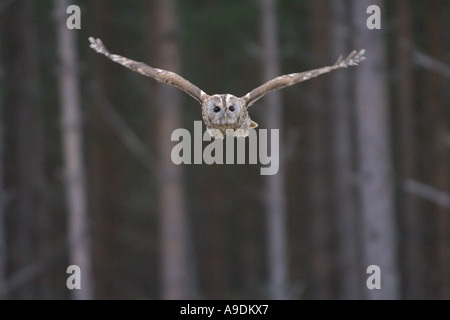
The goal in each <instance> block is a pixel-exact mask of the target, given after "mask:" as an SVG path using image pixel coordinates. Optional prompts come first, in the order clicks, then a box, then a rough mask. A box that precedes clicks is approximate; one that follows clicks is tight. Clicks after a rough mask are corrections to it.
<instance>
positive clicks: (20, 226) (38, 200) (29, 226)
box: [4, 1, 47, 299]
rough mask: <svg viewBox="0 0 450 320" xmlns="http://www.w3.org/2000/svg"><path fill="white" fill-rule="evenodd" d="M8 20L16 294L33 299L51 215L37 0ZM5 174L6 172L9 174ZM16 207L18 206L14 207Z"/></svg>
mask: <svg viewBox="0 0 450 320" xmlns="http://www.w3.org/2000/svg"><path fill="white" fill-rule="evenodd" d="M9 10H11V11H10V13H9V15H8V16H7V18H6V23H5V25H6V27H5V33H4V34H5V40H6V43H7V44H8V46H7V47H6V48H5V49H6V50H5V55H6V59H7V60H8V65H7V66H6V73H7V77H8V82H9V84H10V87H11V90H9V91H8V92H9V95H8V96H9V101H8V109H9V110H10V111H9V112H11V113H13V114H14V120H15V123H14V126H13V128H14V129H13V130H14V131H13V132H14V134H13V135H14V138H15V139H16V140H15V142H16V143H15V145H14V146H13V147H12V149H13V150H11V152H9V155H10V156H15V160H16V161H15V162H14V164H13V165H14V166H15V168H14V169H12V170H8V171H10V172H12V173H11V174H12V175H14V180H15V182H14V183H15V184H16V186H15V187H16V188H17V199H18V201H17V202H15V205H14V206H12V208H15V211H16V212H14V215H12V216H13V217H14V218H13V225H14V224H15V225H16V226H17V227H16V229H15V230H16V231H15V232H16V234H15V237H14V238H12V239H11V242H10V244H9V246H10V247H11V251H10V252H12V255H11V269H12V270H13V273H14V274H16V272H17V274H19V273H21V274H26V272H25V273H23V272H22V271H23V270H32V272H30V273H28V275H27V276H26V277H25V279H23V284H22V286H21V287H20V289H19V290H18V291H17V293H18V294H17V296H12V297H17V298H21V299H30V298H33V297H35V296H36V294H37V287H38V283H37V281H36V275H37V273H38V272H39V271H40V270H39V267H38V264H39V263H38V262H44V261H42V260H41V261H38V259H40V257H39V256H38V255H37V253H38V250H37V249H39V247H38V246H37V245H36V244H37V243H36V240H39V239H37V238H36V237H35V235H36V232H37V231H40V230H38V229H37V228H36V223H39V222H40V221H42V220H41V219H43V218H44V217H45V216H46V214H47V213H46V212H44V210H43V202H42V186H43V171H42V170H43V141H42V123H41V114H40V90H39V89H40V88H39V84H40V79H39V61H38V56H39V55H38V53H39V47H38V39H37V37H36V35H35V34H34V32H35V29H36V20H35V18H34V15H33V12H32V2H31V1H23V2H20V3H16V4H15V5H13V6H12V7H11V8H10V9H9ZM5 174H6V172H5ZM13 210H14V209H13Z"/></svg>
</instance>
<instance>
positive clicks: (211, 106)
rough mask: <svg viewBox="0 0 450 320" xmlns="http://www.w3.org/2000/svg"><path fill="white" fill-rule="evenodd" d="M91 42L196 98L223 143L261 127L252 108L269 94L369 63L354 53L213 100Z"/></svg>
mask: <svg viewBox="0 0 450 320" xmlns="http://www.w3.org/2000/svg"><path fill="white" fill-rule="evenodd" d="M89 41H90V42H91V45H90V46H91V48H92V49H94V50H95V51H97V52H98V53H100V54H103V55H104V56H106V57H108V58H109V59H111V60H112V61H114V62H117V63H119V64H121V65H123V66H125V67H127V68H129V69H131V70H133V71H135V72H138V73H140V74H143V75H145V76H147V77H150V78H153V79H155V80H157V81H159V82H164V83H167V84H170V85H172V86H174V87H177V88H178V89H181V90H183V91H184V92H186V93H188V94H189V95H191V96H192V97H193V98H195V99H196V100H197V101H198V102H200V104H201V106H202V117H203V121H204V122H205V125H206V127H207V129H208V132H209V133H210V134H211V136H212V137H214V138H219V139H223V138H224V137H225V135H226V134H232V135H233V136H235V137H245V136H247V135H248V133H249V131H248V130H249V129H251V128H256V127H257V126H258V124H257V123H255V122H253V121H252V120H251V119H250V116H249V115H248V107H250V106H251V105H252V104H253V103H255V102H256V101H257V100H258V99H260V98H262V97H263V96H264V95H266V94H267V93H269V92H271V91H274V90H279V89H282V88H285V87H289V86H292V85H294V84H297V83H300V82H302V81H306V80H309V79H312V78H315V77H317V76H320V75H322V74H324V73H328V72H331V71H333V70H336V69H339V68H347V67H349V66H356V65H358V63H359V62H361V61H364V60H365V57H364V53H365V50H361V51H360V52H359V53H358V52H356V51H353V52H352V53H351V54H350V55H349V56H348V57H347V58H346V59H342V57H340V58H339V60H338V61H337V62H336V63H335V64H334V65H332V66H327V67H323V68H319V69H315V70H311V71H307V72H301V73H292V74H287V75H283V76H279V77H277V78H275V79H272V80H270V81H268V82H266V83H264V84H262V85H261V86H259V87H257V88H256V89H253V90H252V91H250V92H249V93H247V94H246V95H245V96H243V97H241V98H238V97H236V96H234V95H231V94H215V95H212V96H210V95H208V94H206V93H205V92H203V91H202V90H201V89H200V88H198V87H197V86H195V85H193V84H192V83H190V82H189V81H188V80H186V79H184V78H183V77H181V76H179V75H178V74H176V73H173V72H170V71H167V70H162V69H157V68H153V67H150V66H148V65H146V64H145V63H142V62H137V61H133V60H130V59H128V58H125V57H122V56H119V55H116V54H111V53H110V52H109V51H108V50H107V49H106V47H105V45H104V44H103V42H102V41H101V40H100V39H94V38H92V37H91V38H89ZM227 130H228V131H227Z"/></svg>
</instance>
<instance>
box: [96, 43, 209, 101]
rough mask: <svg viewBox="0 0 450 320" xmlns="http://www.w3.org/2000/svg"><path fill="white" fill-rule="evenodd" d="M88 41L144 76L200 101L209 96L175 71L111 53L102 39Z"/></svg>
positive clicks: (111, 57)
mask: <svg viewBox="0 0 450 320" xmlns="http://www.w3.org/2000/svg"><path fill="white" fill-rule="evenodd" d="M89 41H90V43H91V45H90V47H91V48H92V49H94V50H95V51H96V52H98V53H100V54H103V55H104V56H106V57H108V58H109V59H111V60H112V61H114V62H117V63H119V64H121V65H123V66H124V67H127V68H129V69H131V70H133V71H134V72H137V73H140V74H143V75H144V76H147V77H150V78H153V79H155V80H157V81H159V82H164V83H167V84H170V85H172V86H174V87H177V88H178V89H181V90H183V91H184V92H186V93H187V94H189V95H190V96H192V97H193V98H195V99H196V100H197V101H199V102H200V103H202V102H203V101H204V100H206V99H207V98H208V97H209V96H208V95H207V94H206V93H205V92H203V91H202V90H201V89H200V88H199V87H197V86H195V85H193V84H192V83H190V82H189V81H188V80H186V79H184V78H183V77H181V76H179V75H178V74H176V73H173V72H170V71H167V70H162V69H157V68H152V67H150V66H148V65H146V64H145V63H143V62H137V61H134V60H131V59H128V58H125V57H122V56H119V55H117V54H111V53H110V52H109V51H108V49H106V47H105V45H104V44H103V42H102V40H100V39H94V38H92V37H90V38H89Z"/></svg>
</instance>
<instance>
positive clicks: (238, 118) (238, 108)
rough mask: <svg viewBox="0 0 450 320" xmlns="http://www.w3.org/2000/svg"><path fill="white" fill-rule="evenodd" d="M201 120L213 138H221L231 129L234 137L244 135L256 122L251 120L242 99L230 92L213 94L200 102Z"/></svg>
mask: <svg viewBox="0 0 450 320" xmlns="http://www.w3.org/2000/svg"><path fill="white" fill-rule="evenodd" d="M202 115H203V121H204V122H205V124H206V127H207V129H208V132H209V133H210V134H211V136H213V137H214V138H219V139H223V138H224V137H225V135H226V134H228V132H227V129H232V130H233V131H232V134H233V135H234V136H235V137H246V136H247V135H248V130H249V129H250V128H256V127H257V126H258V124H256V123H255V122H253V121H251V119H250V117H249V115H248V111H247V105H246V102H245V101H244V99H242V98H238V97H236V96H234V95H232V94H215V95H213V96H209V97H208V98H207V99H206V100H205V101H203V102H202Z"/></svg>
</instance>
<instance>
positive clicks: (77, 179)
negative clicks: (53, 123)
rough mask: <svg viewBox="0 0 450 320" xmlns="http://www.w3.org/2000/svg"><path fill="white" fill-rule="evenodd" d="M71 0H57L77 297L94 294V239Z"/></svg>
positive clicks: (84, 298)
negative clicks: (69, 24)
mask: <svg viewBox="0 0 450 320" xmlns="http://www.w3.org/2000/svg"><path fill="white" fill-rule="evenodd" d="M69 5H70V2H69V1H68V0H55V7H56V12H57V19H58V21H57V26H56V28H57V35H58V39H57V40H58V54H59V60H60V70H59V86H60V105H61V121H62V126H61V127H62V147H63V159H64V174H65V176H64V178H65V180H64V183H65V188H66V203H67V212H68V232H69V235H68V236H69V250H70V263H71V264H73V265H77V266H79V267H80V269H81V290H73V291H72V296H73V298H74V299H80V300H88V299H92V298H93V284H92V264H91V242H90V233H89V223H88V210H87V199H86V198H87V192H86V182H85V168H84V159H83V132H82V131H83V130H82V122H81V101H80V91H79V80H78V58H77V44H76V40H77V39H76V35H77V32H76V31H72V30H69V29H68V28H67V26H66V18H67V14H66V10H67V7H68V6H69Z"/></svg>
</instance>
